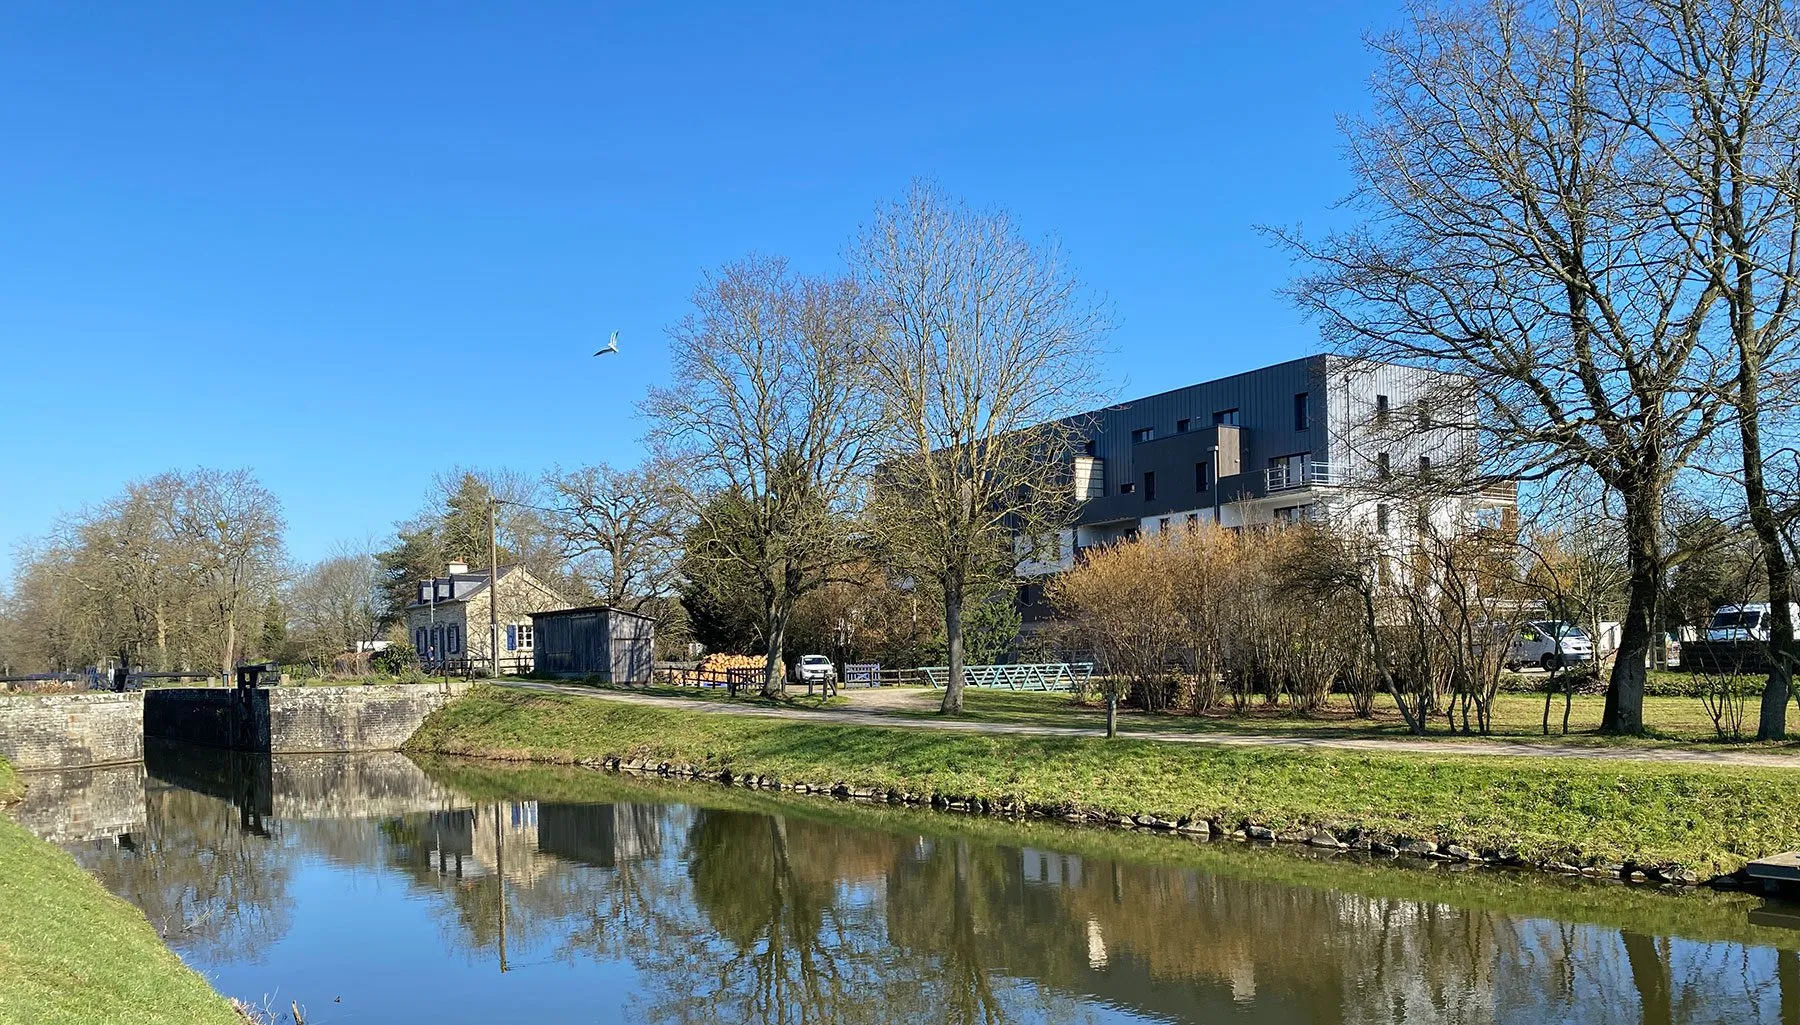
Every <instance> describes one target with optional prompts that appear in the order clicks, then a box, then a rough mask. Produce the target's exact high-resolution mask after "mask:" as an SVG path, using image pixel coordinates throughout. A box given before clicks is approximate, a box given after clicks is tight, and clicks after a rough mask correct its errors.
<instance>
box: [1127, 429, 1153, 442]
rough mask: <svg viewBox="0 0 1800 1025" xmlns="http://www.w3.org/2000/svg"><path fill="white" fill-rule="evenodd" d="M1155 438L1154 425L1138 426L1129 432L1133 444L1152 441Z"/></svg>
mask: <svg viewBox="0 0 1800 1025" xmlns="http://www.w3.org/2000/svg"><path fill="white" fill-rule="evenodd" d="M1155 438H1156V428H1154V427H1139V428H1138V429H1137V430H1135V431H1132V432H1131V441H1132V444H1134V445H1135V444H1142V443H1144V442H1146V441H1152V440H1154V439H1155Z"/></svg>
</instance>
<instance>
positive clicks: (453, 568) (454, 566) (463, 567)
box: [450, 562, 469, 576]
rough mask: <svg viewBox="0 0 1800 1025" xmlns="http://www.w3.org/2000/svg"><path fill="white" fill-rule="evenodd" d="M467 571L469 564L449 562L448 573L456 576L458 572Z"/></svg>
mask: <svg viewBox="0 0 1800 1025" xmlns="http://www.w3.org/2000/svg"><path fill="white" fill-rule="evenodd" d="M468 571H469V564H468V563H466V562H453V563H451V564H450V575H451V576H456V575H457V574H459V573H467V572H468Z"/></svg>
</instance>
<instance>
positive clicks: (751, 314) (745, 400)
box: [643, 258, 876, 694]
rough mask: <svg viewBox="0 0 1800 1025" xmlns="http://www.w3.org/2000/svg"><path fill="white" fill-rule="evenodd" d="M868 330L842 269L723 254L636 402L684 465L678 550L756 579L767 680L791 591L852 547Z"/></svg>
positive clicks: (777, 662) (863, 452) (867, 406)
mask: <svg viewBox="0 0 1800 1025" xmlns="http://www.w3.org/2000/svg"><path fill="white" fill-rule="evenodd" d="M867 333H868V320H867V317H866V316H865V307H864V304H863V302H862V300H861V298H860V296H859V294H858V291H857V289H856V287H855V286H854V285H853V284H851V283H850V282H848V281H844V280H832V279H826V278H809V277H804V276H800V275H797V274H794V273H793V272H791V271H790V270H789V269H788V266H787V263H786V261H784V260H781V259H778V258H751V259H747V260H744V261H742V262H739V263H735V264H730V265H728V266H726V267H724V268H722V269H721V270H719V271H718V272H717V273H714V274H709V275H707V276H706V278H705V280H704V281H702V282H701V284H700V287H699V288H697V289H696V290H695V293H694V309H693V312H692V313H690V314H688V315H687V316H686V317H685V318H683V319H682V321H681V322H680V323H679V324H677V325H676V326H675V327H674V328H673V329H671V331H670V340H671V345H670V362H671V364H672V366H671V370H672V373H673V377H674V380H675V382H676V383H675V384H674V386H673V387H670V388H658V389H653V390H652V391H651V393H650V395H649V397H648V398H647V399H646V400H645V402H644V405H643V409H644V412H645V414H646V415H647V416H648V417H649V418H650V419H651V421H652V422H653V424H654V427H653V429H652V432H651V440H652V442H653V443H654V444H655V445H656V446H657V447H658V448H659V449H660V450H661V451H662V454H663V455H664V456H665V457H667V458H671V459H673V460H676V461H677V462H678V464H679V465H681V466H682V467H684V470H685V479H684V481H683V488H684V490H685V492H686V494H687V502H686V506H687V510H688V513H689V514H690V515H691V516H692V517H693V520H694V527H693V529H692V530H691V531H690V532H689V535H688V536H689V540H690V542H691V543H690V544H689V550H690V553H691V554H692V555H693V556H695V557H701V558H709V559H715V560H719V561H721V562H724V563H728V564H731V565H735V566H738V567H741V568H742V569H743V570H745V571H748V572H749V573H751V574H752V575H754V577H755V578H756V581H757V585H758V587H759V589H760V591H761V594H762V605H763V609H762V613H763V631H762V633H763V637H764V641H765V644H766V646H767V659H766V660H765V663H764V670H763V688H764V691H765V692H766V693H771V694H778V693H782V692H783V691H784V690H785V684H784V680H785V664H784V662H783V658H782V655H783V652H782V648H783V645H784V644H785V641H786V636H787V626H788V620H789V618H790V617H791V616H792V615H793V610H794V603H795V602H796V601H797V600H798V599H799V598H800V597H801V596H803V595H805V594H807V593H808V592H810V591H812V590H814V589H815V588H818V587H820V586H822V585H823V584H825V583H826V582H827V581H828V580H830V579H831V578H832V574H833V572H834V571H835V570H836V569H837V568H838V567H839V566H842V565H844V564H845V563H846V562H848V561H849V560H850V559H851V558H853V557H854V555H855V551H854V549H853V547H852V544H851V541H852V537H851V523H852V520H851V518H850V513H851V512H852V510H853V509H854V508H855V507H856V506H857V505H858V503H859V501H860V497H859V496H860V492H861V490H862V486H863V483H864V480H865V476H866V470H867V468H868V460H869V458H870V455H871V453H872V449H871V447H870V445H869V441H870V436H871V432H872V429H873V424H874V418H873V414H874V413H875V412H876V410H875V407H874V404H873V403H872V402H871V401H870V399H869V388H868V373H867V368H866V365H865V364H864V363H863V361H862V360H861V359H860V358H859V354H860V353H861V352H863V351H864V350H865V348H866V347H867V339H866V335H867Z"/></svg>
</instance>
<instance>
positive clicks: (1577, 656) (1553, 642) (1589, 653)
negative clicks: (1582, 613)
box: [1506, 619, 1594, 669]
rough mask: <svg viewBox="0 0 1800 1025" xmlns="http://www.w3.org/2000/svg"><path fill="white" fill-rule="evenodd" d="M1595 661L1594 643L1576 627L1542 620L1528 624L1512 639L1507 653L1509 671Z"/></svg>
mask: <svg viewBox="0 0 1800 1025" xmlns="http://www.w3.org/2000/svg"><path fill="white" fill-rule="evenodd" d="M1593 660H1594V641H1593V638H1591V637H1589V636H1588V635H1587V632H1586V631H1585V630H1583V629H1581V627H1578V626H1576V625H1575V624H1574V623H1563V622H1559V621H1556V620H1548V619H1540V620H1534V621H1532V622H1530V623H1526V624H1525V625H1524V626H1522V627H1520V628H1519V632H1518V633H1516V634H1514V635H1513V640H1512V646H1511V647H1510V648H1509V649H1508V650H1507V652H1506V664H1507V666H1508V668H1513V669H1516V668H1518V667H1519V666H1540V667H1542V668H1544V669H1557V668H1561V667H1564V666H1571V665H1581V664H1584V663H1588V662H1592V661H1593Z"/></svg>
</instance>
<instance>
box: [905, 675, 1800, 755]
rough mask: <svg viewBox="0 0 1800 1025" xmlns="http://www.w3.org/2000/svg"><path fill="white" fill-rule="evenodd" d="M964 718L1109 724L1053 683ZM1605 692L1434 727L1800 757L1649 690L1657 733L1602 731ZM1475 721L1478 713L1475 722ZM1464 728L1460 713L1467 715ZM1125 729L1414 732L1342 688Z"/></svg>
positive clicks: (1384, 708) (990, 701)
mask: <svg viewBox="0 0 1800 1025" xmlns="http://www.w3.org/2000/svg"><path fill="white" fill-rule="evenodd" d="M941 693H942V692H941V691H930V692H926V691H921V692H918V697H917V701H916V703H914V704H910V705H908V706H906V707H902V708H897V709H894V710H893V712H892V714H896V715H904V716H911V717H920V718H923V717H930V716H935V715H936V714H937V700H938V697H939V695H941ZM964 694H965V697H964V702H963V708H964V718H967V719H973V720H975V721H977V722H995V723H1016V724H1021V725H1043V726H1077V727H1082V728H1086V729H1098V728H1101V727H1103V726H1104V725H1105V708H1104V706H1103V705H1101V704H1098V703H1096V702H1091V701H1090V702H1089V703H1088V704H1079V703H1077V702H1075V701H1074V700H1072V699H1071V698H1070V697H1069V695H1067V694H1058V693H1047V692H1044V691H1009V690H985V689H984V690H968V691H965V692H964ZM1605 701H1606V699H1605V698H1604V697H1603V696H1602V695H1599V694H1591V695H1590V694H1578V695H1576V696H1575V700H1574V702H1573V707H1572V710H1571V713H1570V716H1569V733H1568V735H1567V736H1564V735H1563V733H1562V711H1563V699H1562V697H1561V696H1560V695H1559V696H1556V697H1555V698H1553V699H1552V702H1551V709H1550V735H1549V736H1547V737H1546V736H1544V735H1543V733H1542V729H1543V716H1544V696H1543V695H1541V694H1514V693H1503V694H1501V695H1499V696H1498V697H1497V698H1496V700H1495V703H1494V727H1493V733H1492V735H1491V737H1489V738H1482V737H1480V736H1472V737H1471V736H1466V735H1465V734H1462V733H1460V732H1452V730H1451V727H1450V723H1449V721H1448V719H1446V718H1445V717H1444V716H1443V715H1437V716H1435V717H1433V718H1432V719H1431V721H1430V723H1429V728H1428V730H1427V733H1426V735H1427V736H1429V737H1431V738H1433V739H1438V740H1452V739H1467V740H1469V741H1471V742H1478V741H1481V740H1483V739H1489V740H1493V741H1498V742H1508V743H1538V744H1541V743H1555V744H1605V745H1623V746H1633V747H1703V748H1706V749H1711V750H1730V749H1734V748H1742V747H1754V748H1755V749H1756V750H1763V751H1793V752H1794V753H1795V754H1796V755H1797V757H1796V759H1795V761H1796V764H1800V740H1793V741H1788V742H1786V743H1784V744H1761V745H1758V744H1754V742H1752V741H1741V742H1739V743H1735V744H1734V743H1730V742H1726V741H1722V740H1720V739H1719V738H1718V734H1717V733H1716V732H1715V731H1714V729H1713V723H1712V720H1711V719H1710V718H1709V717H1708V716H1707V713H1706V709H1705V707H1704V706H1703V705H1702V704H1701V702H1700V699H1699V698H1690V697H1647V698H1645V699H1644V721H1645V722H1646V723H1647V724H1648V725H1649V728H1650V733H1649V735H1648V736H1644V737H1614V736H1607V735H1602V734H1600V733H1598V732H1597V731H1598V730H1599V728H1600V715H1601V712H1602V711H1603V709H1604V707H1605ZM1745 716H1746V719H1747V722H1746V723H1745V730H1746V732H1747V733H1748V734H1752V735H1753V734H1754V733H1755V732H1756V719H1755V716H1756V700H1755V698H1752V699H1750V702H1749V704H1748V706H1747V708H1746V711H1745ZM1788 716H1789V721H1790V723H1791V724H1792V728H1793V730H1794V732H1795V734H1796V736H1800V710H1796V709H1792V708H1790V709H1789V713H1788ZM1472 721H1473V720H1472V719H1471V722H1472ZM1458 726H1459V728H1460V720H1459V722H1458ZM1119 727H1120V729H1125V730H1131V731H1134V732H1139V733H1251V734H1266V735H1270V736H1293V737H1337V738H1356V737H1407V736H1410V735H1411V734H1410V733H1409V732H1408V731H1407V728H1406V721H1405V720H1404V719H1402V718H1401V716H1400V713H1399V712H1398V711H1397V710H1396V709H1395V708H1394V702H1393V699H1391V698H1389V697H1388V696H1387V695H1385V694H1382V695H1380V696H1378V697H1377V698H1376V701H1375V715H1374V718H1372V719H1359V718H1357V717H1356V715H1355V714H1354V711H1353V710H1352V708H1351V707H1350V702H1349V701H1348V700H1347V699H1346V698H1344V697H1343V696H1342V695H1338V694H1334V695H1332V697H1331V700H1330V701H1329V702H1328V703H1327V704H1326V707H1325V708H1324V709H1322V710H1320V711H1318V712H1314V713H1311V714H1309V715H1302V714H1300V713H1297V712H1294V711H1290V710H1289V709H1288V708H1287V707H1286V706H1285V705H1279V706H1268V705H1265V704H1263V702H1262V701H1261V700H1257V701H1254V702H1252V703H1251V704H1250V705H1249V707H1247V708H1246V709H1245V710H1244V711H1242V712H1236V711H1233V710H1232V709H1231V708H1230V706H1229V705H1224V706H1221V707H1220V708H1217V709H1214V710H1213V711H1210V712H1207V713H1205V714H1203V715H1190V714H1187V713H1185V712H1169V713H1163V714H1154V715H1151V714H1146V713H1143V712H1139V711H1136V710H1133V709H1120V711H1119Z"/></svg>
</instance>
